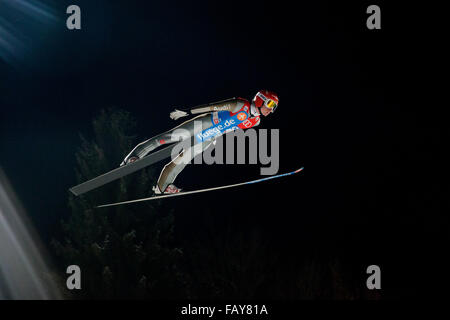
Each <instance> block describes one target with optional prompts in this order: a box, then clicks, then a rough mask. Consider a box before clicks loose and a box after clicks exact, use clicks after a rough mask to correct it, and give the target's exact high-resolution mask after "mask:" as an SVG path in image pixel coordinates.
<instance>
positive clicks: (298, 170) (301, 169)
mask: <svg viewBox="0 0 450 320" xmlns="http://www.w3.org/2000/svg"><path fill="white" fill-rule="evenodd" d="M303 169H305V168H304V167H301V168H300V169H297V170H295V171H294V172H295V173H297V172H300V171H303Z"/></svg>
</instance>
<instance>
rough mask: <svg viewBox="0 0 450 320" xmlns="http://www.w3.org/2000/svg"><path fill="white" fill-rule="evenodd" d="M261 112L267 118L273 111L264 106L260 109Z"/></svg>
mask: <svg viewBox="0 0 450 320" xmlns="http://www.w3.org/2000/svg"><path fill="white" fill-rule="evenodd" d="M259 112H260V113H261V114H262V115H263V116H264V117H267V116H268V115H269V114H270V113H271V112H272V109H270V108H267V107H266V106H262V107H261V108H260V109H259Z"/></svg>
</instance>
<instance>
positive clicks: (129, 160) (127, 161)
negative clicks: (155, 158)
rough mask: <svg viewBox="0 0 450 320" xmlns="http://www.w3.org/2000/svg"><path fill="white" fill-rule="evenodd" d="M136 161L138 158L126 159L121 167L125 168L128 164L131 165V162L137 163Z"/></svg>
mask: <svg viewBox="0 0 450 320" xmlns="http://www.w3.org/2000/svg"><path fill="white" fill-rule="evenodd" d="M136 160H139V158H138V157H129V158H125V160H123V161H122V163H121V164H120V166H124V165H126V164H129V163H131V162H135V161H136Z"/></svg>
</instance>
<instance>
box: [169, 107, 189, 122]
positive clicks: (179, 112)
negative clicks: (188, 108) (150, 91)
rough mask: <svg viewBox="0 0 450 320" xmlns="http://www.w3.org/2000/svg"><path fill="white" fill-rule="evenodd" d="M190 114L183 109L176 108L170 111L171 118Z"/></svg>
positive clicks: (176, 118) (175, 118)
mask: <svg viewBox="0 0 450 320" xmlns="http://www.w3.org/2000/svg"><path fill="white" fill-rule="evenodd" d="M188 115H189V114H188V113H187V112H185V111H181V110H178V109H175V111H172V112H171V113H170V119H172V120H178V119H179V118H182V117H187V116H188Z"/></svg>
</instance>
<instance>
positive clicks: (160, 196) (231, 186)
mask: <svg viewBox="0 0 450 320" xmlns="http://www.w3.org/2000/svg"><path fill="white" fill-rule="evenodd" d="M302 170H303V167H301V168H300V169H297V170H295V171H291V172H287V173H283V174H278V175H275V176H270V177H267V178H261V179H256V180H251V181H246V182H240V183H235V184H230V185H226V186H220V187H213V188H207V189H200V190H193V191H184V192H180V193H173V194H161V195H157V196H152V197H148V198H142V199H136V200H129V201H122V202H116V203H109V204H102V205H99V206H97V207H96V208H105V207H112V206H118V205H122V204H129V203H136V202H142V201H151V200H159V199H163V198H170V197H177V196H185V195H188V194H194V193H200V192H208V191H214V190H220V189H227V188H234V187H238V186H242V185H246V184H253V183H258V182H263V181H267V180H271V179H276V178H281V177H285V176H290V175H293V174H296V173H299V172H300V171H302Z"/></svg>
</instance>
